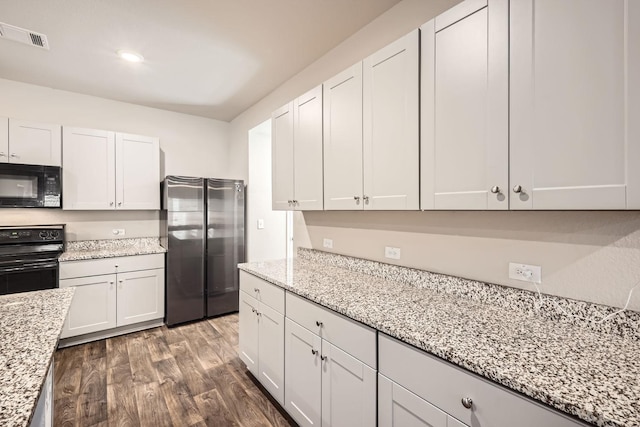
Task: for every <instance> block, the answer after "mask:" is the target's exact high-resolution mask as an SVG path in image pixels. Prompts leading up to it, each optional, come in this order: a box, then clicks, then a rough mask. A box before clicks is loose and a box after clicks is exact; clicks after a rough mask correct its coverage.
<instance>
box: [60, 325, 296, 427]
mask: <svg viewBox="0 0 640 427" xmlns="http://www.w3.org/2000/svg"><path fill="white" fill-rule="evenodd" d="M237 350H238V315H237V314H234V315H229V316H224V317H219V318H215V319H209V320H204V321H201V322H197V323H191V324H187V325H184V326H178V327H174V328H167V327H166V326H164V327H161V328H155V329H150V330H147V331H143V332H137V333H133V334H129V335H125V336H120V337H115V338H110V339H107V340H102V341H96V342H93V343H89V344H83V345H79V346H76V347H70V348H66V349H62V350H58V351H57V352H56V354H55V383H54V397H55V403H54V405H55V406H54V414H55V415H54V417H55V420H54V425H55V426H56V427H61V426H154V427H156V426H294V425H295V423H294V422H293V421H292V420H291V419H290V418H289V417H288V416H287V415H286V414H285V413H284V412H281V409H280V408H279V406H277V404H275V403H274V402H273V401H272V400H271V398H268V397H266V396H267V393H266V391H264V389H262V388H261V386H260V385H259V383H258V382H257V381H256V380H255V379H254V378H253V377H252V376H251V375H250V374H249V373H248V372H247V370H246V367H245V366H244V364H243V363H242V362H241V361H240V359H239V358H238V353H237Z"/></svg>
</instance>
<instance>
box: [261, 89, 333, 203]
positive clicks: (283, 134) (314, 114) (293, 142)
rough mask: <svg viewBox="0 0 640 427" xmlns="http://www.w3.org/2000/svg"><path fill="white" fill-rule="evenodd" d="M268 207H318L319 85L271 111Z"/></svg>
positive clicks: (320, 199)
mask: <svg viewBox="0 0 640 427" xmlns="http://www.w3.org/2000/svg"><path fill="white" fill-rule="evenodd" d="M271 135H272V141H271V150H272V182H273V193H272V207H273V209H274V210H299V211H308V210H322V208H323V182H322V174H323V170H322V86H318V87H316V88H314V89H312V90H310V91H309V92H307V93H305V94H304V95H302V96H300V97H298V98H296V99H295V100H294V101H292V102H290V103H288V104H287V105H284V106H283V107H281V108H279V109H278V110H276V111H275V112H274V113H273V114H272V115H271Z"/></svg>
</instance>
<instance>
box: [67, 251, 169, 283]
mask: <svg viewBox="0 0 640 427" xmlns="http://www.w3.org/2000/svg"><path fill="white" fill-rule="evenodd" d="M156 268H164V254H149V255H134V256H126V257H115V258H101V259H86V260H79V261H63V262H61V263H60V279H73V278H76V277H88V276H98V275H101V274H114V273H124V272H127V271H138V270H153V269H156Z"/></svg>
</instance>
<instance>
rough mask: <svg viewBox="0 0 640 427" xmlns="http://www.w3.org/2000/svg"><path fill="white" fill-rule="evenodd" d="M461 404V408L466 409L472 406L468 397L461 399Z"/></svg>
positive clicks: (471, 401)
mask: <svg viewBox="0 0 640 427" xmlns="http://www.w3.org/2000/svg"><path fill="white" fill-rule="evenodd" d="M461 402H462V406H464V407H465V408H467V409H471V407H472V406H473V400H471V398H470V397H463V398H462V400H461Z"/></svg>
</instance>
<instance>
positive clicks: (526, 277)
mask: <svg viewBox="0 0 640 427" xmlns="http://www.w3.org/2000/svg"><path fill="white" fill-rule="evenodd" d="M509 279H515V280H522V281H523V282H533V283H541V282H542V267H540V266H539V265H527V264H518V263H515V262H510V263H509Z"/></svg>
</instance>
